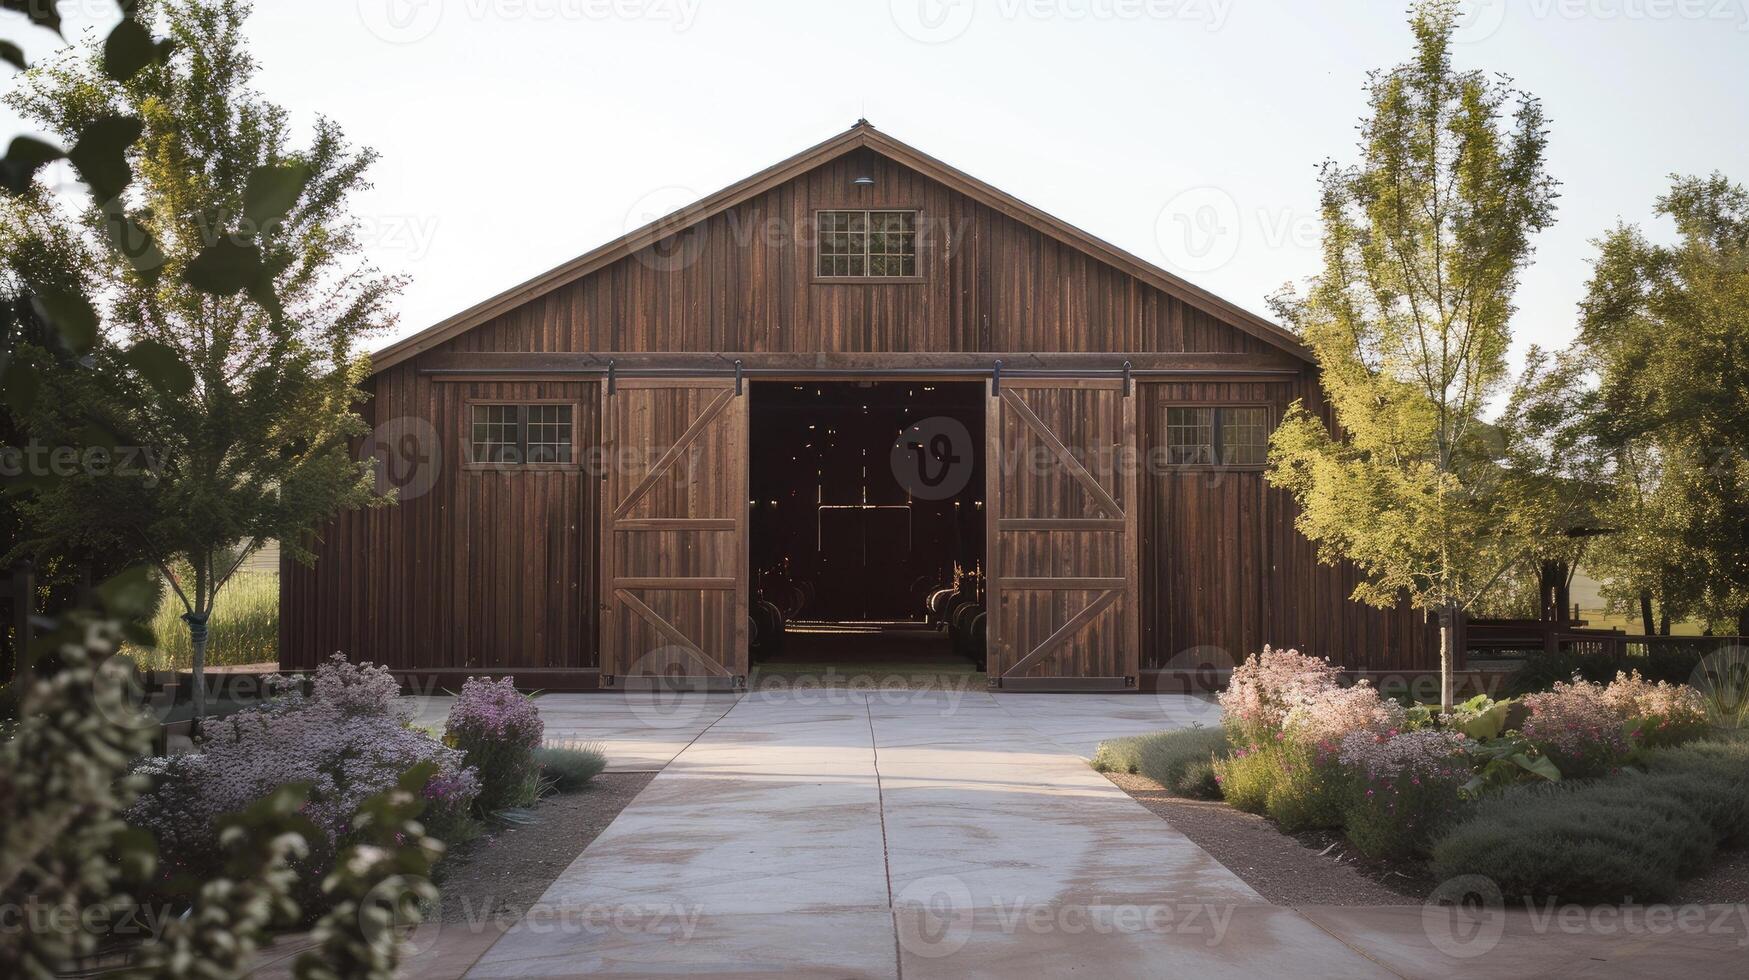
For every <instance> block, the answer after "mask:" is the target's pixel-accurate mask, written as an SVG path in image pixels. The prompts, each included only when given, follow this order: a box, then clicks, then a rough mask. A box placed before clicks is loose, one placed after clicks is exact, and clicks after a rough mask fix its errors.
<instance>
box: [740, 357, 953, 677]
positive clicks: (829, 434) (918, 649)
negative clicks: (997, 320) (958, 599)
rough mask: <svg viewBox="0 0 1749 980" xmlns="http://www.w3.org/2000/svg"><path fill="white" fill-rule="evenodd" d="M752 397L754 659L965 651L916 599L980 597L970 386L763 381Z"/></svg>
mask: <svg viewBox="0 0 1749 980" xmlns="http://www.w3.org/2000/svg"><path fill="white" fill-rule="evenodd" d="M749 394H750V396H751V398H750V402H749V406H748V409H749V413H750V416H749V424H748V430H749V442H750V466H749V470H750V472H749V486H750V497H751V500H750V507H751V520H750V532H751V541H750V542H749V547H750V562H751V566H752V569H753V580H754V589H755V594H754V596H753V607H754V608H753V609H752V613H753V619H754V623H753V632H754V633H755V635H756V641H755V643H754V649H753V655H754V659H755V660H758V661H761V662H766V663H774V662H776V663H810V664H820V663H825V664H852V663H857V664H864V665H867V664H870V663H877V662H878V663H888V664H931V663H941V664H944V665H945V664H960V665H964V664H966V663H968V662H969V661H972V660H975V659H976V654H975V652H974V651H972V650H970V649H969V648H967V645H966V644H964V643H961V642H959V641H958V640H957V639H956V637H955V636H954V635H953V632H952V629H951V623H949V622H946V621H941V619H940V617H939V616H933V617H932V615H931V612H930V608H929V604H930V598H931V596H933V595H936V594H938V593H940V592H942V591H943V590H952V591H953V592H954V593H955V594H965V595H966V596H968V600H967V601H969V600H975V599H980V598H981V584H980V582H981V576H982V571H983V564H984V511H983V496H984V479H983V452H982V450H983V440H984V431H983V428H984V426H983V415H984V403H983V401H984V392H983V386H982V385H981V384H978V383H976V382H965V381H948V382H924V381H863V382H857V381H830V382H813V381H810V382H806V383H794V382H787V381H772V382H754V383H752V385H751V388H750V392H749ZM768 604H769V605H768ZM939 604H940V602H939V601H938V605H939ZM961 604H964V602H963V601H962V603H961ZM771 607H775V612H776V613H777V615H776V616H773V615H772V612H773V611H774V610H773V608H771ZM967 638H968V639H969V634H968V637H967Z"/></svg>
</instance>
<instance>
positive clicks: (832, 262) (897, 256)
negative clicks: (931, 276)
mask: <svg viewBox="0 0 1749 980" xmlns="http://www.w3.org/2000/svg"><path fill="white" fill-rule="evenodd" d="M818 222H819V224H818V227H817V228H816V229H815V231H816V233H817V234H816V243H817V251H818V266H817V268H816V270H815V271H816V272H817V273H818V275H819V276H820V277H821V278H823V279H897V278H909V277H914V276H916V275H917V212H915V211H821V212H820V213H819V216H818Z"/></svg>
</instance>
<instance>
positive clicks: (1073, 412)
mask: <svg viewBox="0 0 1749 980" xmlns="http://www.w3.org/2000/svg"><path fill="white" fill-rule="evenodd" d="M374 372H375V373H374V375H373V377H372V378H371V379H370V382H369V384H368V388H369V390H370V393H371V396H372V397H371V399H370V401H369V402H368V403H367V404H366V405H365V406H364V408H363V411H364V413H365V415H366V418H367V419H368V420H369V421H370V423H371V424H372V425H373V426H374V427H375V434H374V436H373V438H372V441H371V443H370V444H369V445H368V446H367V447H365V448H364V449H362V450H361V451H368V452H373V453H375V454H377V455H378V456H379V457H380V458H381V460H382V468H381V472H382V476H383V480H384V482H385V485H386V486H388V487H392V488H395V489H397V490H398V491H399V497H400V499H399V501H398V502H397V503H395V504H394V505H392V506H385V507H381V508H377V509H374V510H370V511H366V512H357V513H349V514H346V515H344V516H342V517H341V518H339V519H338V520H337V521H335V522H334V524H333V525H332V526H330V527H329V528H328V529H327V530H326V531H325V532H324V533H323V534H322V535H321V536H320V539H319V542H318V543H317V545H316V550H317V552H318V554H319V555H320V558H319V560H318V561H317V562H316V563H315V564H314V565H313V566H311V567H303V566H298V565H294V564H291V563H290V562H286V563H284V564H283V565H282V574H281V583H282V585H281V614H280V624H281V625H280V650H281V654H280V656H281V661H282V664H283V665H284V666H285V667H286V668H287V669H307V668H310V667H312V666H314V665H315V664H316V663H317V662H318V661H319V660H321V659H322V658H323V657H325V656H327V655H329V654H330V653H332V652H334V651H344V652H346V653H347V654H349V655H350V656H352V657H354V658H355V659H366V660H374V661H377V662H381V663H386V664H388V665H390V666H392V667H394V668H395V669H396V670H398V671H401V672H403V673H404V674H405V675H406V676H408V677H409V678H412V677H420V678H427V679H436V680H437V681H439V682H442V683H446V684H447V683H451V682H454V681H458V680H459V679H460V678H461V677H463V676H465V675H468V674H487V673H490V674H504V673H514V674H515V675H516V677H517V678H518V681H519V683H520V684H522V685H525V686H528V687H532V688H543V689H570V690H579V689H594V688H598V687H599V688H625V687H631V686H636V685H637V684H640V683H643V682H645V681H646V680H647V679H648V678H649V677H651V676H652V675H666V676H670V677H680V678H684V679H685V680H684V681H683V682H684V683H697V684H698V685H701V686H720V687H736V686H741V685H744V684H745V683H746V678H747V677H748V675H749V673H750V671H751V670H752V669H753V668H754V667H755V666H756V665H757V664H758V663H759V662H760V660H761V658H762V657H765V656H768V655H774V654H772V653H771V651H774V650H776V649H778V648H779V647H780V645H781V644H780V643H779V642H778V641H779V640H785V641H786V642H787V641H788V639H793V640H794V642H795V643H802V642H803V641H804V640H805V641H806V643H805V645H806V647H807V657H809V658H812V659H820V658H822V657H829V656H831V655H832V653H833V651H834V650H835V649H837V648H835V647H834V646H833V644H834V643H835V642H838V641H839V640H843V641H844V642H845V643H846V644H850V643H851V642H852V641H853V640H859V641H860V640H866V639H867V637H866V635H865V634H867V633H869V632H870V631H873V632H875V633H876V634H878V635H880V636H886V637H889V638H890V639H891V643H889V644H888V645H889V646H895V645H902V643H903V642H905V639H904V638H906V637H923V638H925V639H924V640H919V641H918V642H927V639H926V638H927V637H929V636H946V635H949V634H951V635H952V636H953V639H954V648H955V649H956V650H958V651H959V652H960V653H961V654H965V653H966V652H967V651H966V649H965V647H966V644H963V643H961V642H960V640H961V639H962V638H964V639H966V640H968V642H969V641H970V640H973V639H975V641H976V644H975V645H976V648H977V649H976V650H974V651H971V654H970V655H971V656H973V657H976V658H978V659H980V660H981V661H982V662H983V663H984V664H985V665H986V668H987V674H986V676H987V678H988V681H989V683H990V685H991V686H993V687H1002V688H1005V689H1011V690H1012V689H1019V690H1026V689H1048V690H1080V689H1086V690H1114V689H1116V690H1121V689H1129V688H1143V689H1146V688H1151V687H1153V686H1155V685H1156V684H1158V683H1159V682H1160V680H1161V679H1162V678H1164V677H1171V676H1176V674H1175V672H1182V671H1186V670H1195V669H1198V668H1202V669H1205V670H1206V669H1210V668H1221V667H1226V666H1230V664H1231V663H1232V662H1234V661H1235V660H1236V659H1241V658H1243V657H1244V656H1245V655H1246V653H1248V652H1250V651H1254V650H1257V649H1259V648H1261V647H1262V646H1263V645H1264V644H1265V643H1271V644H1275V645H1278V646H1296V647H1298V648H1300V649H1302V650H1305V651H1308V652H1315V653H1319V654H1325V655H1329V656H1330V657H1332V658H1333V659H1335V660H1336V661H1337V662H1338V663H1340V664H1343V665H1345V666H1347V667H1350V668H1354V669H1364V670H1370V671H1385V672H1396V671H1404V672H1411V671H1414V672H1418V671H1423V670H1427V669H1430V668H1434V667H1436V666H1437V643H1436V642H1430V639H1429V629H1428V627H1427V624H1426V622H1425V619H1424V617H1423V616H1421V615H1420V614H1418V613H1415V612H1414V611H1412V610H1410V609H1408V608H1400V609H1396V610H1390V611H1379V610H1375V609H1369V608H1366V607H1364V606H1360V605H1357V604H1355V603H1353V602H1351V601H1350V600H1349V599H1348V598H1347V596H1348V594H1349V592H1350V589H1351V588H1352V585H1353V578H1352V573H1351V572H1350V571H1349V570H1346V569H1342V568H1333V567H1328V566H1324V565H1320V564H1318V563H1317V561H1316V560H1315V553H1314V547H1313V546H1312V544H1311V543H1310V542H1308V541H1307V540H1305V539H1304V538H1303V537H1301V536H1300V535H1299V534H1298V533H1297V532H1296V531H1295V530H1294V527H1293V517H1294V506H1293V503H1292V501H1291V500H1290V499H1289V498H1288V497H1286V496H1285V495H1284V494H1283V493H1281V492H1280V491H1277V490H1275V489H1272V488H1270V487H1269V486H1267V485H1266V483H1265V481H1264V478H1263V468H1264V455H1265V450H1266V446H1267V441H1268V436H1269V432H1270V430H1271V429H1272V428H1273V426H1274V424H1275V422H1276V421H1277V420H1278V419H1279V418H1280V416H1281V413H1282V412H1283V411H1284V410H1285V409H1286V408H1287V406H1288V405H1289V404H1291V403H1292V402H1293V401H1294V400H1295V399H1306V400H1307V401H1308V403H1318V402H1319V401H1320V390H1319V386H1318V378H1317V372H1316V368H1315V365H1314V364H1313V362H1312V361H1311V359H1310V355H1309V353H1308V352H1307V350H1306V349H1305V348H1304V347H1303V346H1302V345H1301V344H1300V343H1299V342H1298V340H1297V339H1296V338H1295V337H1294V335H1293V334H1291V333H1290V332H1288V331H1286V330H1284V329H1283V328H1281V327H1280V326H1278V325H1276V324H1274V323H1271V322H1269V321H1268V320H1266V319H1263V318H1260V317H1258V316H1256V315H1253V314H1251V313H1248V312H1246V311H1245V310H1243V309H1241V308H1239V307H1238V306H1235V305H1233V304H1232V303H1229V302H1226V301H1224V300H1222V299H1220V298H1219V297H1216V296H1214V295H1211V294H1210V293H1208V292H1206V291H1204V290H1202V289H1199V288H1197V287H1196V286H1193V285H1191V284H1190V283H1188V282H1185V281H1184V280H1182V279H1180V278H1178V277H1176V276H1174V275H1171V274H1170V273H1167V272H1165V271H1163V270H1161V269H1159V268H1157V267H1155V266H1153V265H1151V264H1149V263H1147V262H1144V261H1142V260H1141V259H1138V258H1136V257H1135V256H1133V255H1129V254H1127V253H1125V252H1123V251H1121V250H1119V249H1117V248H1115V247H1113V246H1111V245H1109V244H1106V243H1105V242H1102V241H1100V240H1099V239H1097V238H1094V237H1092V236H1090V235H1088V234H1086V233H1084V232H1081V231H1078V230H1076V229H1075V228H1073V227H1071V226H1069V225H1068V224H1065V223H1064V222H1063V221H1061V220H1058V219H1057V218H1054V217H1052V216H1050V215H1047V214H1044V213H1043V212H1041V211H1039V210H1037V209H1036V208H1033V207H1030V206H1028V205H1027V204H1025V203H1023V202H1021V201H1019V200H1016V199H1015V198H1013V197H1011V196H1009V195H1008V194H1005V193H1003V192H1002V191H1000V190H997V189H996V188H994V187H991V186H989V185H987V184H985V183H983V182H981V181H979V180H977V179H976V178H974V177H971V176H969V175H967V174H964V173H962V172H960V171H958V170H956V169H954V168H952V167H950V166H948V165H946V164H944V163H942V162H940V161H938V160H935V159H933V158H932V157H929V156H926V155H925V154H923V153H921V152H919V151H918V150H916V149H913V148H912V147H910V146H907V145H906V144H904V143H901V142H899V141H897V140H895V139H893V138H891V137H889V136H887V135H885V134H883V133H881V132H879V131H877V130H875V129H873V128H872V127H870V126H869V125H868V124H867V123H865V122H864V123H858V124H857V125H856V126H855V127H853V128H852V129H850V130H849V131H847V132H845V133H842V134H841V135H838V136H836V137H834V138H832V139H830V140H827V141H826V142H824V143H821V144H819V145H817V146H815V147H813V148H811V149H809V150H806V151H805V152H803V153H801V154H799V155H797V156H794V157H792V158H790V159H788V160H785V161H783V162H782V163H779V164H777V165H776V166H773V167H771V168H770V169H768V170H765V171H763V172H761V173H759V174H756V175H754V176H752V177H749V178H748V179H746V180H744V181H741V182H740V183H738V184H735V185H734V186H732V187H729V188H726V189H724V190H722V191H721V192H719V193H716V194H713V195H711V196H710V197H708V198H705V199H704V200H701V201H699V202H698V203H696V204H694V205H692V206H690V207H687V208H685V209H684V210H682V211H680V212H677V213H676V214H673V215H671V216H669V217H667V218H664V219H662V220H660V221H658V222H656V223H654V224H652V225H650V226H648V227H645V228H642V229H640V230H638V231H635V232H633V233H631V234H628V235H626V236H625V237H623V238H621V239H619V240H618V241H614V242H611V243H609V244H607V245H604V246H602V247H601V248H598V249H596V250H594V251H592V252H589V253H588V254H586V255H583V256H581V257H580V258H578V259H576V260H574V261H572V262H569V263H567V264H566V265H564V266H561V267H559V268H557V269H554V270H552V271H551V272H548V273H546V274H544V275H542V276H540V277H538V278H535V279H533V280H530V281H529V282H526V283H524V284H522V285H520V286H517V287H516V288H514V289H511V290H509V291H508V292H505V293H503V294H501V295H498V296H495V297H493V298H491V299H489V300H487V301H485V302H483V303H481V304H479V305H478V306H475V307H473V308H472V309H469V310H466V311H464V312H462V313H459V314H457V315H456V316H454V317H451V318H450V319H448V320H445V321H443V322H442V323H439V324H437V325H435V326H433V327H431V328H430V329H428V330H425V331H423V332H422V333H419V334H416V335H414V336H411V337H409V338H407V339H405V340H403V341H401V342H399V343H396V344H394V345H393V346H391V347H389V348H387V349H386V350H384V351H382V352H381V353H380V354H378V355H377V357H376V360H375V365H374ZM943 596H947V597H948V598H947V599H946V600H943V598H942V597H943ZM960 606H965V607H967V609H966V612H965V614H961V613H960V610H959V608H958V607H960ZM773 607H778V608H777V609H776V612H775V613H773V611H772V610H773ZM973 610H975V612H973ZM931 618H933V619H938V620H943V622H942V623H941V624H940V626H939V628H935V629H928V628H923V627H921V626H920V625H919V621H923V620H926V619H931ZM949 619H951V620H952V622H947V621H946V620H949ZM871 624H872V625H871ZM883 624H885V625H883ZM974 625H975V629H973V628H972V627H973V626H974ZM774 627H778V631H777V633H775V634H774ZM785 627H787V628H785ZM845 649H847V650H848V649H851V647H850V646H846V647H845ZM892 655H893V654H892V651H891V650H885V651H884V652H882V653H881V654H880V657H881V658H889V657H891V656H892Z"/></svg>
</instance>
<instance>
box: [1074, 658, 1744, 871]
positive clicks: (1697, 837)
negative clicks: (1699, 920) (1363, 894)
mask: <svg viewBox="0 0 1749 980" xmlns="http://www.w3.org/2000/svg"><path fill="white" fill-rule="evenodd" d="M1220 702H1221V707H1222V711H1223V715H1224V717H1223V722H1222V724H1223V728H1224V731H1225V738H1224V739H1222V740H1221V741H1220V742H1219V744H1218V745H1217V744H1216V743H1215V742H1213V741H1212V740H1211V739H1210V738H1209V737H1208V735H1207V734H1206V733H1203V734H1200V735H1187V734H1186V733H1163V734H1161V735H1156V736H1143V737H1141V738H1135V739H1127V740H1124V741H1123V742H1121V743H1116V742H1114V743H1111V744H1110V747H1109V748H1107V747H1105V746H1102V747H1101V752H1100V756H1099V758H1098V760H1097V761H1098V762H1099V763H1100V764H1102V765H1104V766H1105V767H1106V768H1109V769H1122V770H1124V771H1130V772H1141V773H1143V774H1148V773H1147V768H1146V766H1145V760H1147V759H1148V758H1149V757H1150V754H1152V755H1153V756H1154V757H1155V758H1156V759H1164V760H1173V761H1174V763H1175V764H1176V765H1177V766H1178V767H1179V768H1169V767H1167V766H1165V765H1162V764H1161V763H1158V762H1157V763H1156V764H1155V767H1156V768H1157V769H1158V770H1159V771H1160V772H1162V774H1163V775H1164V778H1156V781H1157V782H1160V783H1161V784H1162V785H1165V786H1167V787H1168V788H1171V789H1173V790H1174V791H1175V792H1180V793H1181V794H1182V795H1194V792H1193V791H1192V792H1186V791H1185V790H1184V789H1182V788H1180V785H1178V781H1179V777H1178V775H1177V774H1178V773H1179V772H1180V771H1181V769H1182V766H1183V764H1184V760H1185V757H1186V755H1187V754H1189V755H1193V756H1196V757H1198V758H1199V759H1200V760H1201V761H1205V762H1206V763H1207V764H1210V765H1212V767H1213V770H1214V774H1215V778H1216V784H1217V786H1218V793H1219V795H1220V797H1221V798H1223V799H1224V800H1225V801H1226V802H1227V803H1228V804H1229V805H1231V806H1233V807H1235V808H1237V809H1241V810H1247V811H1250V812H1254V813H1261V814H1265V815H1267V816H1268V817H1270V818H1271V819H1272V820H1274V821H1275V822H1276V823H1277V824H1278V825H1279V826H1280V827H1281V829H1283V830H1284V831H1288V832H1290V833H1292V832H1299V831H1308V830H1319V829H1330V830H1340V831H1341V832H1342V833H1343V834H1344V835H1345V836H1346V838H1347V840H1348V841H1349V843H1350V844H1352V845H1353V847H1354V849H1355V850H1357V851H1358V852H1360V853H1362V854H1364V855H1367V856H1369V857H1372V858H1378V859H1386V860H1393V861H1399V862H1400V861H1414V862H1417V863H1419V862H1422V861H1424V860H1427V859H1429V858H1431V859H1432V863H1431V867H1432V869H1433V870H1434V871H1435V873H1437V874H1439V875H1441V876H1446V877H1450V876H1454V875H1459V874H1481V875H1485V876H1487V877H1489V878H1492V879H1493V880H1495V881H1496V882H1497V883H1498V884H1500V886H1501V887H1502V889H1503V890H1504V891H1505V892H1506V893H1507V894H1509V895H1515V896H1518V895H1522V896H1532V895H1535V896H1545V895H1558V896H1562V897H1569V898H1599V897H1603V898H1611V899H1621V898H1625V897H1639V898H1648V897H1655V896H1656V895H1659V894H1667V893H1668V891H1669V889H1670V888H1671V887H1673V886H1674V883H1675V881H1676V880H1677V878H1678V877H1679V876H1680V875H1683V874H1687V873H1691V872H1693V871H1694V870H1696V869H1697V868H1699V867H1700V866H1701V865H1702V864H1703V863H1704V862H1705V861H1706V860H1707V859H1709V858H1710V857H1711V856H1712V853H1713V851H1714V849H1715V848H1717V847H1719V846H1729V845H1730V844H1732V843H1733V842H1738V841H1741V840H1742V838H1744V837H1745V836H1749V791H1745V790H1743V789H1741V788H1740V787H1742V786H1744V785H1749V747H1740V746H1742V745H1743V743H1740V742H1718V743H1697V744H1695V745H1686V744H1685V743H1690V742H1693V740H1694V739H1696V738H1699V737H1701V736H1703V735H1705V734H1706V733H1707V731H1708V727H1707V724H1708V723H1707V718H1708V715H1707V708H1706V703H1705V700H1704V698H1702V697H1701V695H1700V694H1699V693H1698V692H1696V691H1695V690H1694V689H1692V688H1689V687H1686V686H1683V685H1675V684H1670V683H1668V682H1658V683H1653V682H1650V681H1647V680H1646V679H1644V678H1643V677H1641V676H1640V675H1639V674H1638V673H1623V674H1619V675H1617V676H1616V678H1615V679H1614V680H1613V681H1611V682H1610V683H1609V684H1607V685H1605V684H1598V683H1594V682H1590V681H1585V680H1582V679H1578V678H1575V679H1574V680H1573V681H1572V682H1570V683H1569V682H1563V683H1557V684H1555V685H1554V686H1553V689H1552V690H1549V691H1546V692H1538V693H1534V694H1530V695H1527V696H1525V697H1524V698H1523V699H1522V700H1521V701H1517V702H1514V701H1495V700H1492V699H1490V698H1488V697H1486V696H1482V697H1477V698H1474V699H1472V700H1470V701H1468V702H1465V703H1464V704H1463V705H1460V706H1458V707H1457V709H1456V710H1454V711H1452V712H1450V713H1442V712H1440V711H1439V710H1438V708H1437V707H1436V706H1427V705H1415V706H1412V707H1409V708H1407V709H1405V708H1404V707H1403V706H1402V705H1399V704H1397V703H1396V702H1394V701H1391V700H1389V699H1386V698H1383V697H1381V696H1380V695H1379V693H1378V692H1377V691H1376V690H1374V689H1373V688H1371V687H1369V686H1367V685H1366V684H1365V683H1361V684H1357V685H1353V686H1344V685H1343V684H1342V683H1341V671H1340V669H1338V668H1336V667H1334V666H1332V665H1331V664H1330V663H1329V662H1328V661H1325V660H1319V659H1316V658H1312V657H1307V656H1305V655H1303V654H1300V653H1298V652H1296V651H1292V650H1287V651H1276V650H1272V649H1270V648H1267V647H1265V648H1264V650H1263V652H1262V653H1261V654H1258V655H1256V656H1253V657H1250V658H1248V659H1247V660H1246V662H1245V663H1244V664H1241V665H1240V666H1239V667H1237V668H1235V669H1234V671H1233V675H1232V682H1231V684H1230V686H1229V687H1228V689H1227V690H1226V691H1225V692H1223V693H1222V694H1221V696H1220ZM1193 731H1194V730H1193ZM1678 746H1681V747H1678ZM1187 749H1188V750H1189V752H1188V753H1187V751H1186V750H1187ZM1648 770H1649V772H1648ZM1628 837H1635V838H1636V839H1637V840H1638V841H1639V842H1638V843H1636V844H1634V845H1633V846H1632V847H1628V846H1626V845H1623V846H1620V847H1617V848H1616V849H1615V851H1614V852H1613V853H1614V855H1615V856H1614V857H1613V858H1610V859H1608V860H1604V859H1603V858H1601V857H1600V856H1599V854H1598V848H1599V847H1611V846H1613V845H1612V844H1610V843H1609V842H1612V841H1613V842H1617V843H1620V842H1621V841H1623V840H1626V839H1627V838H1628ZM1600 841H1601V842H1602V843H1600ZM1647 861H1653V862H1654V864H1655V865H1656V866H1655V867H1653V868H1650V869H1647V868H1646V867H1645V864H1646V862H1647ZM1660 862H1661V863H1660Z"/></svg>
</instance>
